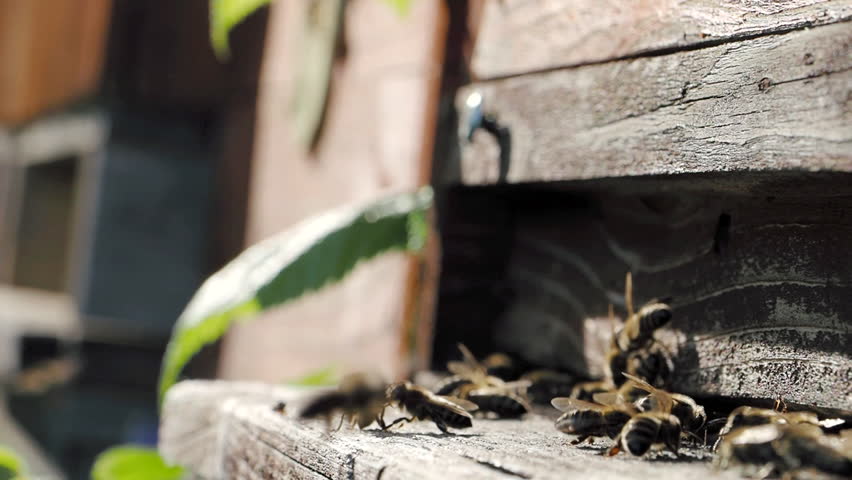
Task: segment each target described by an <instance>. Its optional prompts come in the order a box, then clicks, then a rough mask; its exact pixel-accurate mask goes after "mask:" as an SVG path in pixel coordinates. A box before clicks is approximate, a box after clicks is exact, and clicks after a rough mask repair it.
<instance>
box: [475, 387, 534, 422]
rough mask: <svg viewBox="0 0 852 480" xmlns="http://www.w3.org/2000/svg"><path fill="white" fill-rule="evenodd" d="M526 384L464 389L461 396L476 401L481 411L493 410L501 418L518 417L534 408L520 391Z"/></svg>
mask: <svg viewBox="0 0 852 480" xmlns="http://www.w3.org/2000/svg"><path fill="white" fill-rule="evenodd" d="M526 386H527V384H526V383H522V382H513V383H507V384H506V385H503V386H500V387H486V388H477V389H471V390H468V391H464V390H463V391H462V392H463V394H462V395H461V396H460V398H463V399H466V400H470V401H471V402H473V403H475V404H476V405H477V406H478V407H479V409H478V411H479V412H483V413H487V412H493V413H495V414H497V416H498V417H500V418H518V417H520V416H522V415H524V414H525V413H527V412H529V411H530V410H532V407H530V405H529V403H527V400H526V399H525V398H524V396H523V394H521V393H520V392H519V391H518V389H519V388H526Z"/></svg>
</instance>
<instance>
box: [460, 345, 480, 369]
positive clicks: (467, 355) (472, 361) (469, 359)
mask: <svg viewBox="0 0 852 480" xmlns="http://www.w3.org/2000/svg"><path fill="white" fill-rule="evenodd" d="M457 346H458V347H459V351H460V352H461V353H462V356H463V357H464V361H465V363H467V364H469V365H471V366H476V367H478V366H479V361H478V360H476V357H474V356H473V353H471V351H470V350H469V349H468V348H467V347H466V346H465V344H463V343H459V344H457Z"/></svg>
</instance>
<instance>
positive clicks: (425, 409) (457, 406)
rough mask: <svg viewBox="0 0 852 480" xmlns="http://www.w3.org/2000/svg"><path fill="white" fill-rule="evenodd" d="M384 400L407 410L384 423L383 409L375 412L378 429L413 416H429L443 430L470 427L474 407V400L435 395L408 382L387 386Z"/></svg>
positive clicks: (405, 420) (408, 419) (414, 417)
mask: <svg viewBox="0 0 852 480" xmlns="http://www.w3.org/2000/svg"><path fill="white" fill-rule="evenodd" d="M387 399H388V404H389V405H393V406H395V407H398V408H400V409H403V410H405V411H407V412H408V413H410V414H411V416H410V417H401V418H398V419H396V420H394V421H393V422H391V423H390V424H385V422H384V418H383V416H384V415H383V413H382V414H380V415H379V417H378V421H379V426H380V427H382V430H387V429H388V428H390V427H392V426H394V425H396V424H399V423H403V422H413V421H415V420H431V421H432V422H434V423H435V425H436V426H437V427H438V429H440V430H441V431H442V432H444V433H449V431H448V430H447V429H448V428H456V429H462V428H470V427H471V426H473V417H471V415H470V413H468V412H472V411H475V410H476V409H477V408H478V407H477V406H476V404H474V403H472V402H469V401H467V400H462V399H459V398H451V397H444V396H440V395H436V394H434V393H432V392H430V391H429V390H426V389H425V388H423V387H419V386H417V385H414V384H412V383H410V382H402V383H397V384H394V385H391V386H390V387H388V390H387Z"/></svg>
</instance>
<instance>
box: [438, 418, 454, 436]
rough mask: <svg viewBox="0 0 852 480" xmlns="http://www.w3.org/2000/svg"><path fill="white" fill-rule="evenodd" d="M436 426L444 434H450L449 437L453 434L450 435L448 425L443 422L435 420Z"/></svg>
mask: <svg viewBox="0 0 852 480" xmlns="http://www.w3.org/2000/svg"><path fill="white" fill-rule="evenodd" d="M435 425H437V426H438V430H440V431H441V432H442V433H446V434H448V435H452V433H450V431H449V430H447V425H446V424H444V422H441V421H438V420H435Z"/></svg>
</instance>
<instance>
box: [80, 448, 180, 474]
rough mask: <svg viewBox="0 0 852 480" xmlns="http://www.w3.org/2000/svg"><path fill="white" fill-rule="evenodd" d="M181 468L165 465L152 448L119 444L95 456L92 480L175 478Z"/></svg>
mask: <svg viewBox="0 0 852 480" xmlns="http://www.w3.org/2000/svg"><path fill="white" fill-rule="evenodd" d="M182 476H183V468H181V467H178V466H169V465H166V462H164V461H163V458H162V457H160V454H159V453H157V451H156V450H154V449H153V448H147V447H137V446H133V445H121V446H118V447H112V448H110V449H109V450H107V451H105V452H103V453H101V454H100V455H98V457H97V458H95V464H94V465H93V466H92V480H177V479H179V478H181V477H182Z"/></svg>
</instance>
